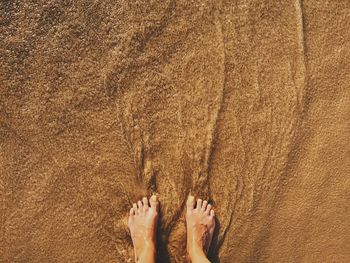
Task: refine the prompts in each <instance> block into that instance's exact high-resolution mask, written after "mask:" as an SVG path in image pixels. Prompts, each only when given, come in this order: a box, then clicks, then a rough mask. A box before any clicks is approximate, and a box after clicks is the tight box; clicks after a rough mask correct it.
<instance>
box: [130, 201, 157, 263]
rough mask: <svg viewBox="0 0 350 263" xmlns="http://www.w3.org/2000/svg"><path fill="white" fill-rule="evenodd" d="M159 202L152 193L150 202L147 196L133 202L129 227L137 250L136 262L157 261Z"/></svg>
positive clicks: (152, 262) (151, 262)
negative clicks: (156, 237) (135, 202)
mask: <svg viewBox="0 0 350 263" xmlns="http://www.w3.org/2000/svg"><path fill="white" fill-rule="evenodd" d="M158 206H159V202H158V200H157V197H156V196H155V195H152V197H151V198H150V200H149V202H148V199H147V198H146V197H144V198H142V202H141V201H138V202H137V204H133V207H132V208H131V209H130V215H129V221H128V225H129V229H130V233H131V238H132V243H133V245H134V251H135V262H140V263H154V261H155V251H156V249H155V230H156V224H157V219H158Z"/></svg>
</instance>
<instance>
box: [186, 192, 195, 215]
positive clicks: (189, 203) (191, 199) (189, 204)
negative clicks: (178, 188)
mask: <svg viewBox="0 0 350 263" xmlns="http://www.w3.org/2000/svg"><path fill="white" fill-rule="evenodd" d="M186 207H187V211H192V210H193V209H194V196H193V195H191V194H190V195H189V196H188V197H187V201H186Z"/></svg>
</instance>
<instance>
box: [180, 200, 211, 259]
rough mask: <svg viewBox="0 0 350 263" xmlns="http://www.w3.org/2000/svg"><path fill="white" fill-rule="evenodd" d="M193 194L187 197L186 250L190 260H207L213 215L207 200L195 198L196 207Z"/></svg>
mask: <svg viewBox="0 0 350 263" xmlns="http://www.w3.org/2000/svg"><path fill="white" fill-rule="evenodd" d="M194 205H195V201H194V197H193V196H191V195H190V196H189V197H188V199H187V203H186V206H187V211H186V224H187V252H188V254H189V257H190V259H191V261H192V262H209V261H208V260H207V259H206V255H207V253H208V250H209V247H210V244H211V240H212V237H213V233H214V228H215V218H214V217H215V215H214V210H212V206H211V205H210V204H208V202H207V201H202V200H201V199H198V200H197V205H196V208H194Z"/></svg>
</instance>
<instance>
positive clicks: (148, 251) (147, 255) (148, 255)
mask: <svg viewBox="0 0 350 263" xmlns="http://www.w3.org/2000/svg"><path fill="white" fill-rule="evenodd" d="M155 258H156V248H155V245H154V243H148V244H146V245H145V246H144V248H143V250H142V251H141V253H140V255H139V257H138V260H137V262H140V263H154V262H155Z"/></svg>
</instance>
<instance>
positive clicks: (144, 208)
mask: <svg viewBox="0 0 350 263" xmlns="http://www.w3.org/2000/svg"><path fill="white" fill-rule="evenodd" d="M142 203H143V211H145V212H147V211H148V209H149V206H148V199H147V197H144V198H142Z"/></svg>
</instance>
